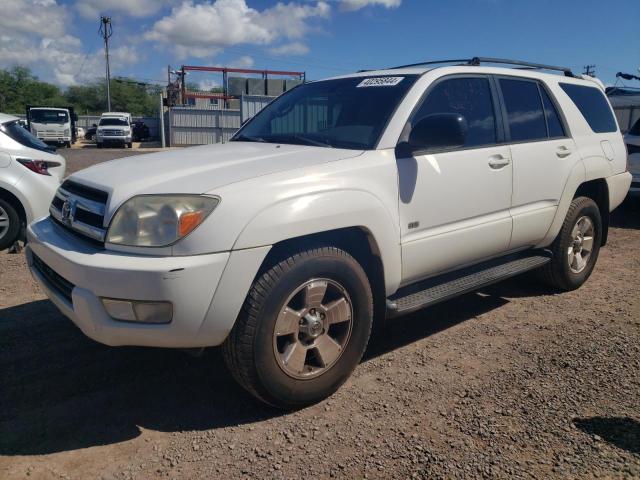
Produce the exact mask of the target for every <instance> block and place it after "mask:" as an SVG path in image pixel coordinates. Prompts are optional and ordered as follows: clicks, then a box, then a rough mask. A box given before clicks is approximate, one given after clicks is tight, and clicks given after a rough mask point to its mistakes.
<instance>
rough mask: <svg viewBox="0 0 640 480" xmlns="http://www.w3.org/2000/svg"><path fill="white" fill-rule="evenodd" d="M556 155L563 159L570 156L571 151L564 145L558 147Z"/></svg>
mask: <svg viewBox="0 0 640 480" xmlns="http://www.w3.org/2000/svg"><path fill="white" fill-rule="evenodd" d="M556 155H557V156H558V157H560V158H565V157H568V156H569V155H571V149H570V148H569V147H567V146H566V145H560V146H559V147H558V149H557V150H556Z"/></svg>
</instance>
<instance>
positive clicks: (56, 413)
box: [0, 150, 640, 479]
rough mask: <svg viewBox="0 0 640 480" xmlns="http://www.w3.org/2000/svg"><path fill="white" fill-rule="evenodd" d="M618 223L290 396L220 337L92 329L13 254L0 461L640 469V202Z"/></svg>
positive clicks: (411, 469) (586, 472) (410, 325)
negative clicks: (308, 392) (566, 288)
mask: <svg viewBox="0 0 640 480" xmlns="http://www.w3.org/2000/svg"><path fill="white" fill-rule="evenodd" d="M76 152H79V153H76ZM87 152H88V153H87ZM122 153H126V154H130V153H131V151H117V150H105V151H100V152H97V151H86V150H78V151H75V150H74V151H70V152H69V151H67V152H65V155H68V156H69V162H70V171H73V170H74V169H76V167H77V166H79V165H81V166H86V165H88V164H90V163H93V162H94V161H95V159H96V158H98V160H97V161H102V160H106V159H107V158H108V157H115V156H118V155H120V154H122ZM94 154H99V157H98V156H96V157H93V155H94ZM612 224H613V228H612V229H611V232H610V240H609V245H608V246H607V247H606V248H605V249H603V250H602V251H601V254H600V259H599V261H598V265H597V267H596V270H595V272H594V274H593V276H592V277H591V279H590V280H589V281H588V282H587V284H586V285H585V286H583V287H582V288H581V289H580V290H578V291H575V292H571V293H564V294H559V295H558V294H553V293H552V292H549V291H548V290H546V289H545V288H543V287H540V286H538V285H537V284H536V283H535V282H534V281H532V279H530V278H527V277H524V278H519V279H515V280H511V281H508V282H504V283H501V284H498V285H495V286H492V287H490V288H486V289H484V290H482V291H481V292H479V293H475V294H471V295H466V296H464V297H461V298H459V299H456V300H453V301H450V302H447V303H444V304H441V305H439V306H436V307H433V308H430V309H427V310H424V311H421V312H418V313H415V314H413V315H411V316H408V317H405V318H402V319H398V320H394V321H392V322H389V323H388V325H387V326H386V327H385V328H384V329H383V331H382V333H381V334H379V335H378V336H377V337H375V338H373V339H372V342H371V346H370V348H369V350H368V352H367V354H366V356H365V359H364V360H363V362H362V364H361V365H360V366H359V367H358V368H357V369H356V371H355V373H354V375H353V377H352V378H351V379H350V380H349V381H348V382H347V383H346V384H345V385H344V387H343V388H342V389H341V390H340V391H339V392H338V393H337V394H335V395H334V396H333V397H331V398H330V399H329V400H327V401H325V402H323V403H321V404H319V405H316V406H313V407H310V408H307V409H304V410H301V411H298V412H295V413H289V414H283V413H281V412H278V411H274V410H272V409H270V408H267V407H264V406H263V405H261V404H258V403H256V402H254V401H253V400H252V399H251V398H250V397H249V396H248V395H246V394H245V393H244V392H243V391H242V390H241V389H240V388H239V387H237V386H236V385H235V384H234V382H233V381H232V380H231V378H230V376H229V375H228V374H227V373H226V371H225V370H224V368H223V366H222V362H221V356H220V353H219V352H218V351H217V350H216V349H211V350H210V351H207V352H206V353H205V354H204V356H202V357H199V358H194V357H190V356H188V355H186V354H185V353H183V352H178V351H167V350H158V349H144V348H128V347H127V348H109V347H105V346H102V345H99V344H97V343H95V342H93V341H91V340H89V339H88V338H86V337H84V336H83V335H82V334H81V333H80V331H79V330H78V329H77V328H75V327H74V326H73V325H72V324H71V322H70V321H68V320H66V319H65V318H64V317H62V315H60V314H59V313H58V312H57V310H56V309H55V308H54V307H53V306H52V304H51V303H50V302H49V301H47V300H46V299H45V297H44V296H43V294H42V293H41V292H40V290H39V289H38V288H37V286H36V284H35V283H34V282H33V280H32V279H31V278H30V277H29V274H28V272H27V269H26V266H25V262H24V258H23V256H22V255H9V254H6V253H3V254H0V371H1V372H2V375H1V376H0V478H3V479H4V478H26V477H29V478H46V479H49V478H79V479H80V478H104V479H128V478H140V479H142V478H155V477H157V478H195V477H209V478H225V479H234V478H301V477H307V478H329V477H336V478H403V479H404V478H476V477H486V478H524V477H526V478H559V477H563V478H564V477H569V478H592V477H599V478H640V398H639V393H640V295H638V291H639V288H638V287H639V285H640V281H639V279H640V273H639V272H640V210H638V207H637V206H635V207H627V208H625V209H622V210H620V211H619V212H617V213H616V215H615V216H614V218H613V222H612Z"/></svg>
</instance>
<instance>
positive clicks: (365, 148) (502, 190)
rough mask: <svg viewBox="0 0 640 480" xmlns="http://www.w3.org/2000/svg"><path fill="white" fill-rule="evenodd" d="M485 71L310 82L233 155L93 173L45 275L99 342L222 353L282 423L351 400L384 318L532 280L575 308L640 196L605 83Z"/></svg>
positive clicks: (41, 250)
mask: <svg viewBox="0 0 640 480" xmlns="http://www.w3.org/2000/svg"><path fill="white" fill-rule="evenodd" d="M483 62H485V60H483V59H477V58H476V59H473V60H471V61H469V63H467V64H463V65H456V66H446V65H445V66H442V65H441V66H434V67H431V66H429V65H425V64H418V65H414V66H407V67H398V68H394V69H388V70H381V71H368V72H361V73H356V74H353V75H347V76H342V77H337V78H333V79H329V80H323V81H316V82H311V83H307V84H303V85H300V86H299V87H297V88H295V89H292V90H290V91H288V92H287V93H285V94H283V95H281V96H280V97H278V98H277V99H275V100H274V101H273V102H272V103H270V104H269V105H268V106H267V107H265V108H264V109H263V110H262V111H261V112H260V113H258V114H257V115H256V116H255V117H254V118H253V119H251V120H250V121H249V122H248V123H247V124H245V125H244V126H243V127H242V128H241V129H240V130H239V131H238V133H237V134H236V135H235V136H234V137H233V139H232V141H231V142H229V143H227V144H219V145H207V146H202V147H196V148H192V149H183V150H179V151H172V152H162V153H156V154H150V155H144V156H140V157H138V158H136V160H135V161H131V159H126V160H124V159H123V160H115V161H112V162H108V163H104V164H101V165H98V166H94V167H92V168H89V169H86V170H82V171H80V172H77V173H74V174H73V175H71V176H70V177H69V178H68V179H67V180H66V181H65V183H64V184H63V185H62V186H61V188H60V190H59V191H58V193H57V194H56V197H55V199H54V200H53V202H52V204H51V209H50V212H51V216H50V218H47V219H43V220H41V221H39V222H36V223H34V224H32V225H30V226H29V229H28V237H29V245H28V251H27V257H28V262H29V265H30V268H31V272H32V273H33V275H34V277H35V278H36V279H37V280H38V282H39V283H40V284H41V285H42V286H43V288H44V290H45V291H46V292H47V294H48V295H49V297H50V298H51V299H52V301H53V302H54V303H55V304H56V305H57V306H58V308H59V309H60V310H61V311H62V312H63V313H64V314H65V315H67V316H68V317H69V318H70V319H71V320H72V321H73V322H75V323H76V324H77V325H78V326H79V327H80V329H82V331H83V332H84V333H85V334H86V335H88V336H89V337H91V338H93V339H95V340H97V341H98V342H101V343H104V344H107V345H144V346H155V347H176V348H198V347H208V346H213V345H222V346H223V352H224V358H225V362H226V364H227V366H228V367H229V369H230V370H231V372H232V374H233V376H234V377H235V378H236V380H237V381H238V382H239V383H240V384H241V385H242V386H243V387H244V388H246V390H247V391H248V392H250V393H251V394H253V395H255V396H256V397H258V398H259V399H261V400H263V401H265V402H267V403H269V404H271V405H275V406H278V407H283V408H295V407H300V406H303V405H308V404H310V403H314V402H317V401H319V400H321V399H323V398H325V397H327V396H328V395H330V394H332V393H333V392H334V391H336V390H337V389H338V388H339V386H340V385H341V384H342V383H343V382H344V381H345V380H346V379H347V378H348V377H349V375H350V373H351V372H352V370H353V369H354V368H355V367H356V365H357V364H358V362H359V360H360V358H361V356H362V354H363V352H364V350H365V348H366V346H367V342H368V339H369V334H370V331H371V328H372V324H373V322H374V320H375V321H376V322H379V321H381V320H383V318H384V317H385V316H386V317H389V318H393V317H397V316H400V315H403V314H406V313H409V312H413V311H415V310H417V309H420V308H423V307H426V306H429V305H432V304H434V303H437V302H440V301H443V300H446V299H449V298H452V297H454V296H456V295H460V294H463V293H467V292H470V291H473V290H476V289H478V288H480V287H482V286H485V285H487V284H490V283H494V282H497V281H499V280H503V279H506V278H509V277H511V276H514V275H516V274H519V273H522V272H525V271H528V270H533V269H538V270H539V272H540V275H541V276H542V277H543V278H544V279H545V281H546V282H548V283H549V284H550V285H552V286H553V287H554V288H556V289H558V290H560V291H565V290H573V289H576V288H578V287H580V286H581V285H582V284H583V283H584V282H585V281H586V280H587V278H588V277H589V275H591V272H592V270H593V268H594V266H595V264H596V260H597V258H598V252H599V249H600V247H601V246H602V245H605V244H606V241H607V232H608V225H609V212H610V211H611V210H613V209H614V208H616V207H617V206H618V205H619V204H620V203H621V202H622V200H623V198H624V197H625V195H626V194H627V191H628V189H629V185H630V183H631V174H629V173H628V172H626V171H625V169H626V160H627V156H626V152H625V147H624V143H623V140H622V135H621V133H620V130H619V129H618V125H617V123H616V120H615V117H614V116H613V110H612V108H611V106H610V105H609V103H608V101H607V99H606V97H605V95H604V88H603V85H602V83H601V82H599V81H598V80H595V79H593V78H591V77H580V76H577V75H574V74H572V73H571V72H570V70H568V69H566V70H565V69H561V71H562V72H564V73H565V74H564V75H556V74H552V73H544V71H543V70H542V69H541V67H540V66H539V65H531V64H527V65H526V67H527V68H526V69H510V68H502V67H497V66H485V65H484V64H483ZM490 62H491V63H494V64H495V63H496V62H497V61H496V60H495V59H490ZM500 62H501V63H509V62H510V63H515V64H517V65H519V66H520V65H522V63H519V62H514V61H504V60H503V61H500ZM544 69H546V70H549V71H551V70H555V69H556V67H550V66H545V67H544ZM72 205H75V208H74V207H71V206H72ZM69 233H72V234H73V236H70V235H69Z"/></svg>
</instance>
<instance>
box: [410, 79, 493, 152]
mask: <svg viewBox="0 0 640 480" xmlns="http://www.w3.org/2000/svg"><path fill="white" fill-rule="evenodd" d="M443 113H455V114H459V115H462V116H463V117H464V118H465V120H466V122H467V126H468V132H467V136H466V141H465V144H464V146H463V147H462V148H470V147H479V146H485V145H492V144H495V143H496V116H495V111H494V108H493V100H492V97H491V87H490V85H489V80H488V79H486V78H479V77H478V78H475V77H474V78H466V77H465V78H452V79H449V80H444V81H442V82H440V83H438V84H437V85H436V86H435V87H434V88H433V90H431V92H430V93H429V95H428V96H427V98H426V99H425V100H424V102H423V103H422V105H421V106H420V108H419V109H418V111H417V112H416V114H415V115H414V122H415V121H417V120H420V119H422V118H424V117H426V116H427V115H435V114H443Z"/></svg>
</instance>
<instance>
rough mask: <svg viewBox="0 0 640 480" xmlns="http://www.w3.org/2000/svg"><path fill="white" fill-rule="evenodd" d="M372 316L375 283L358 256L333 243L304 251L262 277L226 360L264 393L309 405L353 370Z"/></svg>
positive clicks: (279, 402)
mask: <svg viewBox="0 0 640 480" xmlns="http://www.w3.org/2000/svg"><path fill="white" fill-rule="evenodd" d="M372 320H373V300H372V294H371V287H370V286H369V281H368V279H367V275H366V273H365V272H364V270H363V269H362V267H361V266H360V264H359V263H358V262H357V261H356V260H355V259H354V258H353V257H351V256H350V255H349V254H348V253H346V252H345V251H343V250H340V249H338V248H334V247H324V248H316V249H311V250H305V251H301V252H299V253H296V254H293V255H291V256H290V257H289V258H287V259H285V260H283V261H282V262H279V263H278V264H277V265H274V266H273V267H271V268H270V269H269V270H267V271H266V272H265V273H264V274H263V275H261V276H260V277H259V278H258V279H257V280H256V281H255V283H254V284H253V286H252V288H251V290H250V292H249V294H248V295H247V299H246V301H245V305H244V307H243V310H242V312H241V313H240V315H239V317H238V319H237V321H236V324H235V325H234V327H233V330H232V331H231V333H230V334H229V337H228V338H227V340H226V341H225V343H224V346H223V352H224V358H225V362H226V364H227V366H228V368H229V370H230V371H231V373H232V375H233V376H234V378H235V379H236V380H237V381H238V382H239V383H240V384H241V385H242V386H243V387H244V388H245V389H246V390H247V391H249V392H250V393H251V394H253V395H254V396H256V397H257V398H259V399H260V400H262V401H264V402H266V403H268V404H271V405H273V406H276V407H279V408H298V407H302V406H305V405H309V404H312V403H316V402H318V401H320V400H322V399H324V398H326V397H328V396H329V395H331V394H332V393H334V392H335V391H336V390H337V389H338V388H339V387H340V385H342V383H344V381H345V380H346V379H347V378H348V377H349V375H350V374H351V372H352V371H353V369H354V368H355V367H356V366H357V364H358V362H359V361H360V359H361V358H362V354H363V353H364V350H365V348H366V346H367V342H368V340H369V335H370V333H371V325H372Z"/></svg>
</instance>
